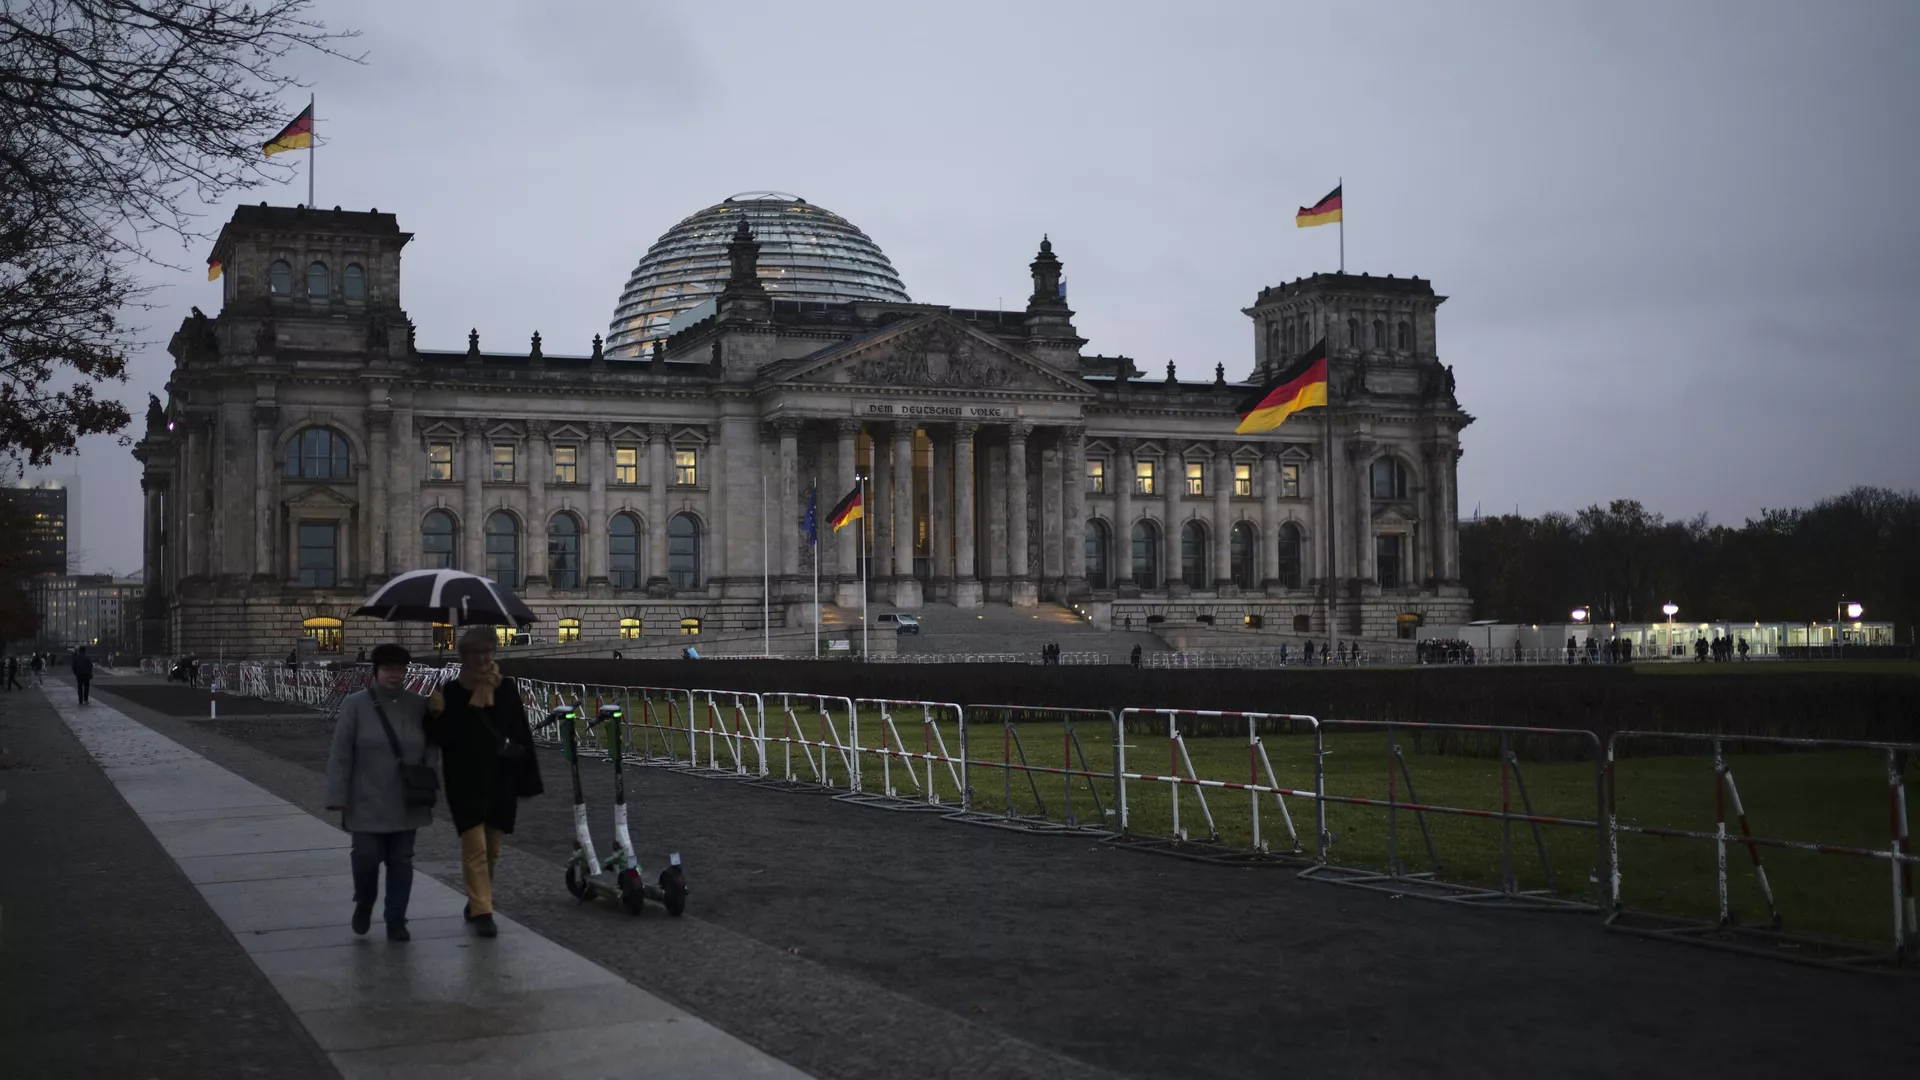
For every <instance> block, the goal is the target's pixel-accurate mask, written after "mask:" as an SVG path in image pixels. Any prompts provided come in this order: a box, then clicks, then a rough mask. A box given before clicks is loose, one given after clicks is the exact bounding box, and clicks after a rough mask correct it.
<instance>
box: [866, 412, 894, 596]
mask: <svg viewBox="0 0 1920 1080" xmlns="http://www.w3.org/2000/svg"><path fill="white" fill-rule="evenodd" d="M892 431H893V425H892V424H891V423H890V422H888V421H884V420H883V421H878V422H875V423H872V424H868V425H867V461H866V466H867V517H866V521H867V525H868V530H867V578H868V584H870V585H872V584H878V583H881V582H884V581H886V580H887V579H888V578H890V577H892V576H893V530H892V528H890V527H889V526H890V525H891V522H889V521H888V517H887V516H888V515H889V514H891V513H893V490H892V489H893V469H892V467H891V465H890V462H891V461H892V458H891V457H890V456H889V455H890V454H891V453H892V451H891V450H890V449H889V447H890V446H891V445H892V443H891V441H890V440H889V438H888V436H889V435H890V434H891V433H892Z"/></svg>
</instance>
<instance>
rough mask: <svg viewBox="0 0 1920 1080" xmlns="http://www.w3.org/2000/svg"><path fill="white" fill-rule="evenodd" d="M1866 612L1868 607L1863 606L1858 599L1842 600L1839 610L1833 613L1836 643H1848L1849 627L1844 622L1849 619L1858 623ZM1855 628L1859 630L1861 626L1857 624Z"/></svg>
mask: <svg viewBox="0 0 1920 1080" xmlns="http://www.w3.org/2000/svg"><path fill="white" fill-rule="evenodd" d="M1866 613H1867V609H1866V608H1865V607H1862V606H1861V605H1860V603H1859V602H1858V601H1855V600H1842V601H1840V603H1839V605H1838V608H1837V610H1835V611H1834V613H1833V622H1834V626H1833V636H1834V644H1836V645H1844V644H1846V640H1847V629H1846V626H1845V625H1843V624H1844V623H1845V622H1846V621H1848V620H1851V621H1852V622H1854V623H1856V624H1857V623H1859V621H1860V616H1862V615H1865V614H1866ZM1854 629H1855V630H1856V631H1857V630H1859V629H1860V628H1859V626H1857V625H1856V626H1855V627H1854Z"/></svg>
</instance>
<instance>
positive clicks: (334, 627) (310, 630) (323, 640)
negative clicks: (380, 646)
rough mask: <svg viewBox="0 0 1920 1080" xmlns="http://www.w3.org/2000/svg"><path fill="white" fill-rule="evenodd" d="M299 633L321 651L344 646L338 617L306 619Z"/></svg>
mask: <svg viewBox="0 0 1920 1080" xmlns="http://www.w3.org/2000/svg"><path fill="white" fill-rule="evenodd" d="M329 527H331V526H329ZM302 528H305V526H302ZM300 633H301V635H302V636H303V637H310V638H312V639H313V640H314V643H315V644H317V645H318V646H319V647H320V651H321V652H334V653H337V652H340V651H341V650H342V649H344V648H346V644H347V633H346V630H345V629H343V628H342V627H341V625H340V620H339V619H326V618H315V619H308V620H307V621H305V622H303V623H301V624H300Z"/></svg>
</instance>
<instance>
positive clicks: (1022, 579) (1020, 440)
mask: <svg viewBox="0 0 1920 1080" xmlns="http://www.w3.org/2000/svg"><path fill="white" fill-rule="evenodd" d="M1032 433H1033V425H1032V424H1008V425H1007V577H1008V578H1010V579H1011V582H1010V584H1011V586H1012V591H1011V593H1010V594H1009V595H1008V597H1007V601H1008V603H1011V604H1012V605H1013V606H1014V607H1033V606H1035V605H1036V604H1038V603H1039V590H1038V589H1036V588H1035V587H1034V584H1033V569H1032V567H1030V566H1029V565H1028V560H1027V526H1028V518H1027V436H1028V435H1031V434H1032Z"/></svg>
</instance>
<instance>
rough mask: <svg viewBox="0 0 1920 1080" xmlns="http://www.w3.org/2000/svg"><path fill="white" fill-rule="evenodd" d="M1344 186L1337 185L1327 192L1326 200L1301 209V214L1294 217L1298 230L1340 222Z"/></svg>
mask: <svg viewBox="0 0 1920 1080" xmlns="http://www.w3.org/2000/svg"><path fill="white" fill-rule="evenodd" d="M1343 186H1345V185H1343V184H1335V185H1334V186H1333V190H1332V191H1329V192H1327V197H1326V198H1324V199H1321V200H1320V201H1319V202H1317V203H1314V204H1313V205H1312V206H1303V207H1301V208H1300V212H1299V213H1297V214H1295V215H1293V223H1294V225H1295V226H1296V227H1298V228H1302V229H1305V228H1308V227H1310V226H1313V225H1331V224H1333V223H1334V222H1336V221H1339V220H1340V189H1341V188H1342V187H1343Z"/></svg>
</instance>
